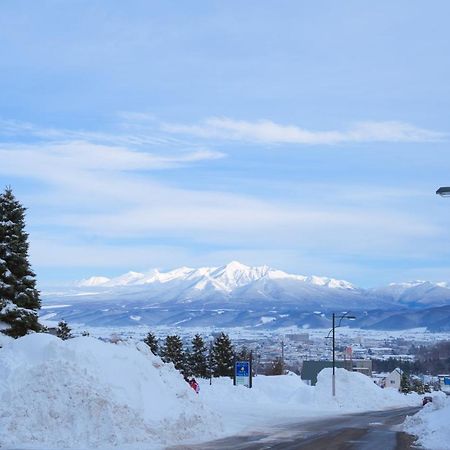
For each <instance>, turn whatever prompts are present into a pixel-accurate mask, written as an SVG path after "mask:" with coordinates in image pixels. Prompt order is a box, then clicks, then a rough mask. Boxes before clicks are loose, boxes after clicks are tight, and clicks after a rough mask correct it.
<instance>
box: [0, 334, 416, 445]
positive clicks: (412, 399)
mask: <svg viewBox="0 0 450 450" xmlns="http://www.w3.org/2000/svg"><path fill="white" fill-rule="evenodd" d="M0 344H1V345H3V348H1V349H0V380H1V382H0V447H2V448H8V449H13V448H21V449H25V448H33V449H62V448H73V449H81V448H82V449H90V448H102V449H104V448H108V449H111V448H120V449H133V450H134V449H144V448H145V449H150V448H152V449H153V448H164V447H166V446H167V445H170V444H176V443H181V442H199V441H204V440H209V439H212V438H216V437H221V436H225V435H230V434H234V433H237V432H240V431H243V430H245V429H252V427H253V428H255V427H258V426H261V425H264V424H268V423H280V422H282V421H291V420H294V419H301V418H310V417H316V416H320V417H323V416H324V414H333V415H337V414H341V413H344V412H357V411H365V410H375V409H384V408H392V407H401V406H409V405H417V404H419V403H420V398H419V397H418V396H417V395H409V396H405V395H401V394H399V393H397V392H396V391H393V390H389V389H384V390H383V389H380V388H379V387H377V386H376V385H375V384H374V383H373V382H372V380H371V379H370V378H368V377H366V376H364V375H361V374H358V373H350V372H347V371H345V370H343V369H338V371H337V383H336V384H337V396H336V398H335V399H332V397H331V373H330V370H325V371H323V372H322V373H321V374H320V375H319V381H318V384H317V386H315V387H311V386H307V385H306V384H305V383H303V382H302V380H301V379H300V377H298V376H296V375H286V376H279V377H264V376H258V377H256V378H255V380H254V388H252V389H247V388H245V387H242V386H240V387H235V386H233V385H232V382H231V380H230V379H225V378H221V379H213V383H212V385H211V386H210V385H209V381H207V380H203V381H202V382H201V390H200V394H198V395H197V394H195V392H194V391H193V390H192V389H191V388H190V387H189V386H188V385H187V383H186V382H185V381H184V380H183V377H182V376H181V375H180V374H179V372H177V371H176V370H175V369H174V368H173V365H172V364H164V363H162V361H161V359H160V358H159V357H157V356H154V355H153V354H152V353H151V352H150V351H149V350H148V347H147V346H146V345H145V344H143V343H130V342H128V343H125V344H111V343H105V342H102V341H99V340H97V339H94V338H92V337H79V338H75V339H70V340H68V341H62V340H60V339H58V338H56V337H54V336H51V335H47V334H34V335H28V336H26V337H23V338H20V339H18V340H12V339H9V338H6V337H2V338H1V341H0Z"/></svg>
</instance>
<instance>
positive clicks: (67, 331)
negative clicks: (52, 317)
mask: <svg viewBox="0 0 450 450" xmlns="http://www.w3.org/2000/svg"><path fill="white" fill-rule="evenodd" d="M71 331H72V329H71V328H70V327H69V325H67V322H66V321H65V320H61V321H60V322H59V323H58V328H57V329H56V336H58V337H59V338H60V339H62V340H63V341H66V340H67V339H70V338H71V337H73V336H72V333H71Z"/></svg>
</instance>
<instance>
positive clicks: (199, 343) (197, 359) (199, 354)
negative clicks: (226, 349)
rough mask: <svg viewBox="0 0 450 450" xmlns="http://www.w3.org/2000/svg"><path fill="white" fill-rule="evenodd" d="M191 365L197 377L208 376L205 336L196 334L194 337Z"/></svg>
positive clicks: (192, 371)
mask: <svg viewBox="0 0 450 450" xmlns="http://www.w3.org/2000/svg"><path fill="white" fill-rule="evenodd" d="M189 367H190V371H191V373H192V375H194V376H195V377H201V378H207V377H208V350H207V348H206V345H205V341H204V340H203V338H202V337H201V336H200V335H199V334H196V335H195V336H194V337H193V339H192V349H191V354H190V358H189Z"/></svg>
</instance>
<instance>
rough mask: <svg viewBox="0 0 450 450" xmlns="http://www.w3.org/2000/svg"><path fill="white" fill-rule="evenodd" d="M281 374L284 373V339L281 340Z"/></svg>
mask: <svg viewBox="0 0 450 450" xmlns="http://www.w3.org/2000/svg"><path fill="white" fill-rule="evenodd" d="M281 375H284V341H281Z"/></svg>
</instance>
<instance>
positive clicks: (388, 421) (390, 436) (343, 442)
mask: <svg viewBox="0 0 450 450" xmlns="http://www.w3.org/2000/svg"><path fill="white" fill-rule="evenodd" d="M418 410H419V408H401V409H394V410H388V411H374V412H368V413H362V414H348V415H343V416H339V417H332V418H326V419H320V420H317V419H316V420H308V421H302V422H295V423H290V424H284V425H278V426H274V427H270V428H267V429H266V430H264V431H257V432H253V433H248V434H242V435H238V436H232V437H229V438H224V439H218V440H215V441H211V442H206V443H203V444H197V445H187V446H186V445H185V446H176V447H171V450H264V449H267V450H268V449H271V450H297V449H298V450H407V449H418V448H419V447H418V446H415V445H414V438H413V437H412V436H410V435H408V434H406V433H403V432H401V431H397V428H398V427H396V425H399V424H401V423H402V422H403V421H404V420H405V417H406V416H407V415H413V414H415V413H416V412H417V411H418Z"/></svg>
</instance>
